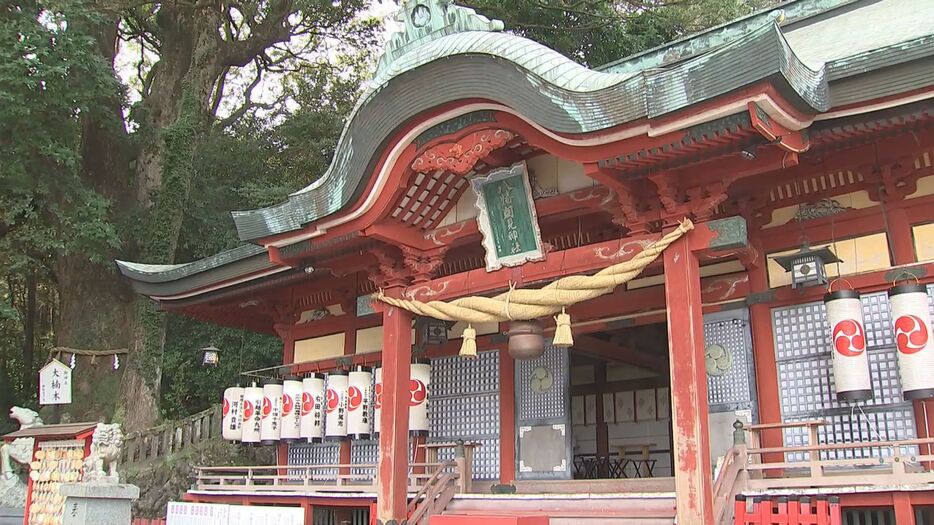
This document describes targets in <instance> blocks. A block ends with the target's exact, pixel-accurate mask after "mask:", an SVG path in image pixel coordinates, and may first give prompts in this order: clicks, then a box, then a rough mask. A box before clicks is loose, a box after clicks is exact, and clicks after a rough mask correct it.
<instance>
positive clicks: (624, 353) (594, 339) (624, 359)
mask: <svg viewBox="0 0 934 525" xmlns="http://www.w3.org/2000/svg"><path fill="white" fill-rule="evenodd" d="M621 324H625V322H623V323H621ZM667 330H668V328H667V325H666V324H664V323H653V324H647V325H643V326H631V327H627V328H620V329H616V330H609V331H606V332H599V333H594V334H587V335H582V336H578V338H577V341H576V344H575V345H574V347H573V348H572V349H571V351H570V364H571V368H570V371H571V388H570V394H571V422H572V440H573V451H574V478H575V479H637V478H666V477H671V476H672V468H671V467H672V464H673V463H672V456H671V454H672V447H671V411H670V406H671V403H670V384H671V379H670V375H669V373H668V370H669V368H668V333H667ZM534 374H535V372H534V371H533V377H535V376H534ZM532 381H535V379H532Z"/></svg>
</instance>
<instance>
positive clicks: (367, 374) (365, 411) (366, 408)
mask: <svg viewBox="0 0 934 525" xmlns="http://www.w3.org/2000/svg"><path fill="white" fill-rule="evenodd" d="M372 397H373V372H372V371H371V369H370V367H367V366H356V367H354V369H353V370H351V371H350V374H349V379H348V388H347V435H348V436H350V437H352V438H353V439H370V434H371V433H372V431H373V409H372V403H371V402H370V400H371V398H372Z"/></svg>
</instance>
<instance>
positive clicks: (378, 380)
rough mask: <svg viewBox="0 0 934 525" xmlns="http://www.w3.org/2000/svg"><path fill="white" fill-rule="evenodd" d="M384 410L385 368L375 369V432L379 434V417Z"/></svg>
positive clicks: (375, 434) (374, 433)
mask: <svg viewBox="0 0 934 525" xmlns="http://www.w3.org/2000/svg"><path fill="white" fill-rule="evenodd" d="M382 412H383V369H382V368H377V369H374V370H373V432H372V434H373V435H374V436H378V435H379V417H380V414H381V413H382Z"/></svg>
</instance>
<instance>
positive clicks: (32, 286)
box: [22, 270, 36, 392]
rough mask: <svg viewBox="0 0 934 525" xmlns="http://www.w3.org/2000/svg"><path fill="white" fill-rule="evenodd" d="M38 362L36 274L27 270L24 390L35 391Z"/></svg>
mask: <svg viewBox="0 0 934 525" xmlns="http://www.w3.org/2000/svg"><path fill="white" fill-rule="evenodd" d="M35 362H36V274H35V272H34V271H33V270H27V271H26V318H25V322H24V323H23V379H22V381H23V390H24V391H25V392H33V386H34V382H33V380H32V375H33V367H34V363H35Z"/></svg>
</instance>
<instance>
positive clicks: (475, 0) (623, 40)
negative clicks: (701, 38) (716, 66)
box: [462, 0, 778, 67]
mask: <svg viewBox="0 0 934 525" xmlns="http://www.w3.org/2000/svg"><path fill="white" fill-rule="evenodd" d="M777 1H778V0H677V1H675V0H672V1H664V0H654V1H649V2H638V1H620V0H616V1H607V0H466V1H464V2H462V3H463V4H464V5H467V6H470V7H472V8H474V9H476V10H477V12H479V13H482V14H484V15H486V16H488V17H490V18H497V19H499V20H502V21H503V22H505V24H506V29H507V30H508V31H512V32H514V33H517V34H520V35H522V36H525V37H528V38H531V39H532V40H535V41H537V42H541V43H542V44H545V45H546V46H548V47H551V48H552V49H555V50H557V51H560V52H561V53H563V54H565V55H567V56H568V57H570V58H573V59H574V60H576V61H578V62H580V63H582V64H585V65H588V66H591V67H595V66H599V65H601V64H607V63H609V62H612V61H614V60H618V59H620V58H623V57H626V56H628V55H631V54H634V53H638V52H640V51H644V50H646V49H650V48H652V47H656V46H659V45H662V44H664V43H665V42H669V41H671V40H674V39H676V38H680V37H682V36H685V35H687V34H690V33H694V32H697V31H701V30H703V29H706V28H708V27H711V26H714V25H717V24H721V23H724V22H727V21H729V20H732V19H734V18H736V17H739V16H742V15H744V14H747V13H749V12H751V11H753V10H755V9H759V8H762V7H765V6H767V5H769V4H775V3H777Z"/></svg>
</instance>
